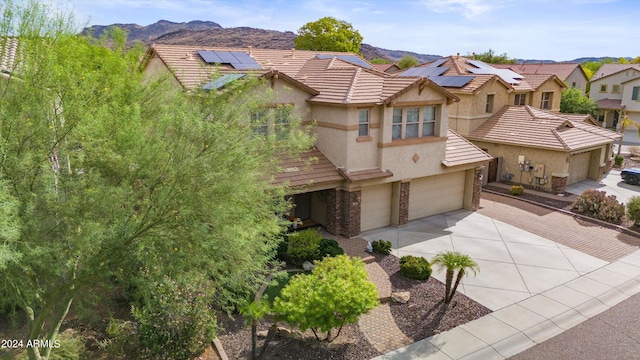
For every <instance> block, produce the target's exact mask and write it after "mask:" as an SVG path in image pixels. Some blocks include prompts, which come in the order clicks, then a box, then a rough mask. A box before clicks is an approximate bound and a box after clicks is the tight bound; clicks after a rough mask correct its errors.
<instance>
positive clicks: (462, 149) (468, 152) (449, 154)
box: [442, 129, 493, 167]
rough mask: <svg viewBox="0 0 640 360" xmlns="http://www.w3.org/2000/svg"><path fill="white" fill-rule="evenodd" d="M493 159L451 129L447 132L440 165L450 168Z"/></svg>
mask: <svg viewBox="0 0 640 360" xmlns="http://www.w3.org/2000/svg"><path fill="white" fill-rule="evenodd" d="M491 159H493V157H492V156H491V155H489V154H487V153H486V152H484V151H482V150H481V149H480V148H479V147H477V146H475V145H473V144H472V143H471V142H469V141H468V140H467V139H465V138H463V137H462V136H460V135H458V134H457V133H456V132H454V131H453V130H451V129H448V130H447V147H446V152H445V156H444V160H443V161H442V165H444V166H446V167H452V166H456V165H464V164H470V163H477V162H484V161H488V160H491Z"/></svg>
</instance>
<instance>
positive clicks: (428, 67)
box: [398, 55, 565, 136]
mask: <svg viewBox="0 0 640 360" xmlns="http://www.w3.org/2000/svg"><path fill="white" fill-rule="evenodd" d="M398 76H424V77H426V78H428V79H430V80H432V81H434V82H436V83H437V84H439V85H441V86H442V87H444V88H445V89H447V90H449V91H451V92H452V93H454V94H455V95H456V96H458V97H459V98H460V101H459V102H457V103H455V104H453V105H452V106H451V107H450V109H449V126H450V127H451V129H453V130H454V131H456V132H458V133H459V134H461V135H464V136H466V135H468V134H470V133H471V132H472V131H474V130H475V129H476V128H477V127H478V126H480V125H481V124H483V123H484V122H485V121H486V120H487V119H489V118H490V117H491V116H492V115H493V114H495V113H496V112H498V111H499V110H500V109H502V108H503V107H504V106H507V105H529V106H534V107H539V108H541V109H546V110H550V111H560V96H561V94H562V90H564V89H565V85H564V83H563V82H562V80H560V79H559V78H558V77H557V76H556V75H554V74H531V75H526V76H525V75H522V74H519V73H516V72H514V71H512V70H510V69H500V68H496V67H494V66H492V65H490V64H487V63H484V62H482V61H479V60H475V59H469V58H466V57H463V56H460V55H456V56H449V57H445V58H441V59H438V60H435V61H433V62H430V63H426V64H422V65H420V66H417V67H414V68H411V69H408V70H405V71H403V72H400V73H398Z"/></svg>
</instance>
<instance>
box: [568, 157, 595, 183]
mask: <svg viewBox="0 0 640 360" xmlns="http://www.w3.org/2000/svg"><path fill="white" fill-rule="evenodd" d="M590 160H591V153H590V152H585V153H582V154H576V155H571V163H569V178H568V179H567V185H569V184H573V183H577V182H578V181H582V180H587V178H588V176H589V162H590Z"/></svg>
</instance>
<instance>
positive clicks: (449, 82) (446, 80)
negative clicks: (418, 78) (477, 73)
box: [429, 75, 473, 88]
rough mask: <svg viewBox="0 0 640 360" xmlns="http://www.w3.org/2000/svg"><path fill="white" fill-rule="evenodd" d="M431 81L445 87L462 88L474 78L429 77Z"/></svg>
mask: <svg viewBox="0 0 640 360" xmlns="http://www.w3.org/2000/svg"><path fill="white" fill-rule="evenodd" d="M429 80H431V81H433V82H434V83H436V84H438V85H440V86H443V87H454V88H461V87H463V86H465V85H467V84H468V83H469V82H470V81H471V80H473V76H439V75H438V76H429Z"/></svg>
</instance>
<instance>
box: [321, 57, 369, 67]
mask: <svg viewBox="0 0 640 360" xmlns="http://www.w3.org/2000/svg"><path fill="white" fill-rule="evenodd" d="M316 58H318V59H332V58H338V59H340V60H342V61H346V62H348V63H351V64H354V65H358V66H362V67H363V68H367V69H372V68H373V67H372V66H371V65H369V64H368V63H367V62H366V61H364V60H362V59H361V58H360V57H359V56H357V55H326V54H318V55H316Z"/></svg>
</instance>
